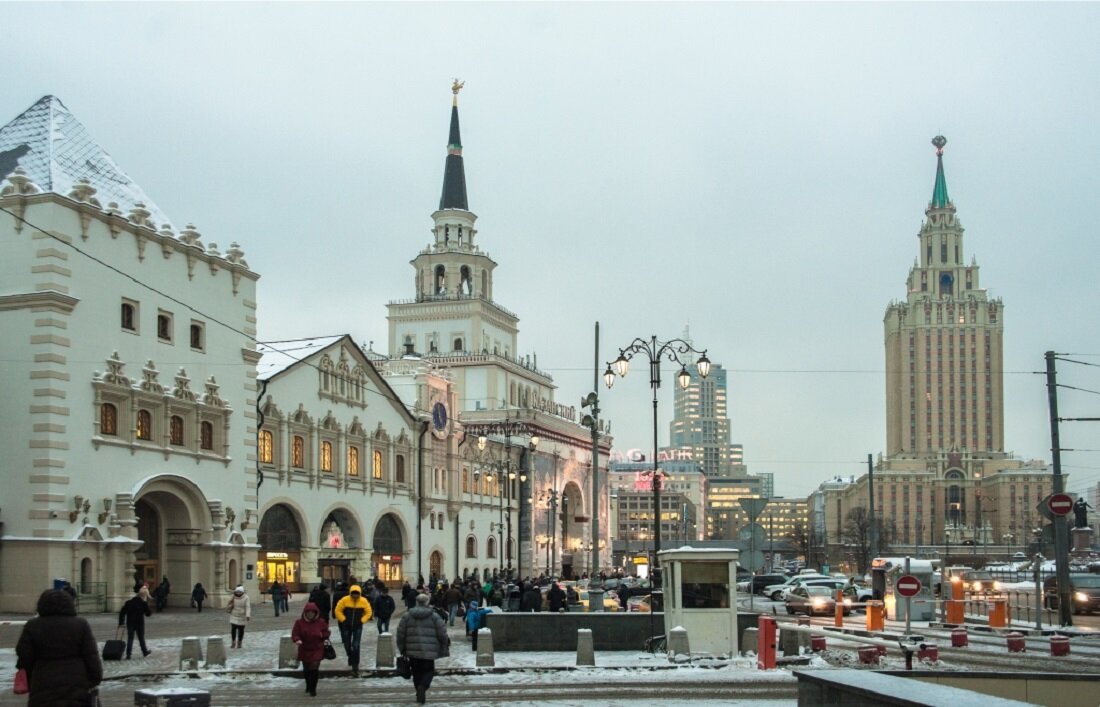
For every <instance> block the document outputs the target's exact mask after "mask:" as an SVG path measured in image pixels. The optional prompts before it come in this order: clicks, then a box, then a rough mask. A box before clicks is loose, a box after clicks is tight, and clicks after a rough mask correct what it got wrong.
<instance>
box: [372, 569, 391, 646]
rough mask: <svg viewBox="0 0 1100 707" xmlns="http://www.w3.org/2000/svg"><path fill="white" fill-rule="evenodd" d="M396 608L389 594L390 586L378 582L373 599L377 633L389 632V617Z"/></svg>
mask: <svg viewBox="0 0 1100 707" xmlns="http://www.w3.org/2000/svg"><path fill="white" fill-rule="evenodd" d="M396 610H397V605H396V604H394V603H393V597H391V596H390V588H389V587H387V586H386V585H385V584H384V583H382V582H379V587H378V598H377V599H375V600H374V621H375V623H377V624H378V635H382V634H383V633H389V632H390V617H392V616H393V612H394V611H396Z"/></svg>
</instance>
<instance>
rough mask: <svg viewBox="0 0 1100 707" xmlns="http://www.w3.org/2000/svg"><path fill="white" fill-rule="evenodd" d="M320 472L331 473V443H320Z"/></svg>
mask: <svg viewBox="0 0 1100 707" xmlns="http://www.w3.org/2000/svg"><path fill="white" fill-rule="evenodd" d="M321 471H332V442H321Z"/></svg>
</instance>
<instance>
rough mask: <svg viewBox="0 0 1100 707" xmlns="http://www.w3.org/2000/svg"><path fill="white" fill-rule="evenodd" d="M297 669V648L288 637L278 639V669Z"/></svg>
mask: <svg viewBox="0 0 1100 707" xmlns="http://www.w3.org/2000/svg"><path fill="white" fill-rule="evenodd" d="M297 667H298V646H296V645H294V639H293V638H291V637H290V636H280V637H279V668H280V669H282V668H297Z"/></svg>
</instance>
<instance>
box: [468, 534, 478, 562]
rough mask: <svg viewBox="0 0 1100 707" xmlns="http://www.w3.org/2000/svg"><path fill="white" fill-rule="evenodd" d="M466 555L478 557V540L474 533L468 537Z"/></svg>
mask: <svg viewBox="0 0 1100 707" xmlns="http://www.w3.org/2000/svg"><path fill="white" fill-rule="evenodd" d="M466 557H477V540H476V539H475V538H474V536H473V535H471V536H470V537H468V538H466Z"/></svg>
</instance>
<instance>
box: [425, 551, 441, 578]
mask: <svg viewBox="0 0 1100 707" xmlns="http://www.w3.org/2000/svg"><path fill="white" fill-rule="evenodd" d="M428 571H429V572H431V576H433V577H442V576H443V553H441V552H440V551H439V550H436V551H435V552H433V553H432V554H431V559H430V560H429V561H428Z"/></svg>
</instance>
